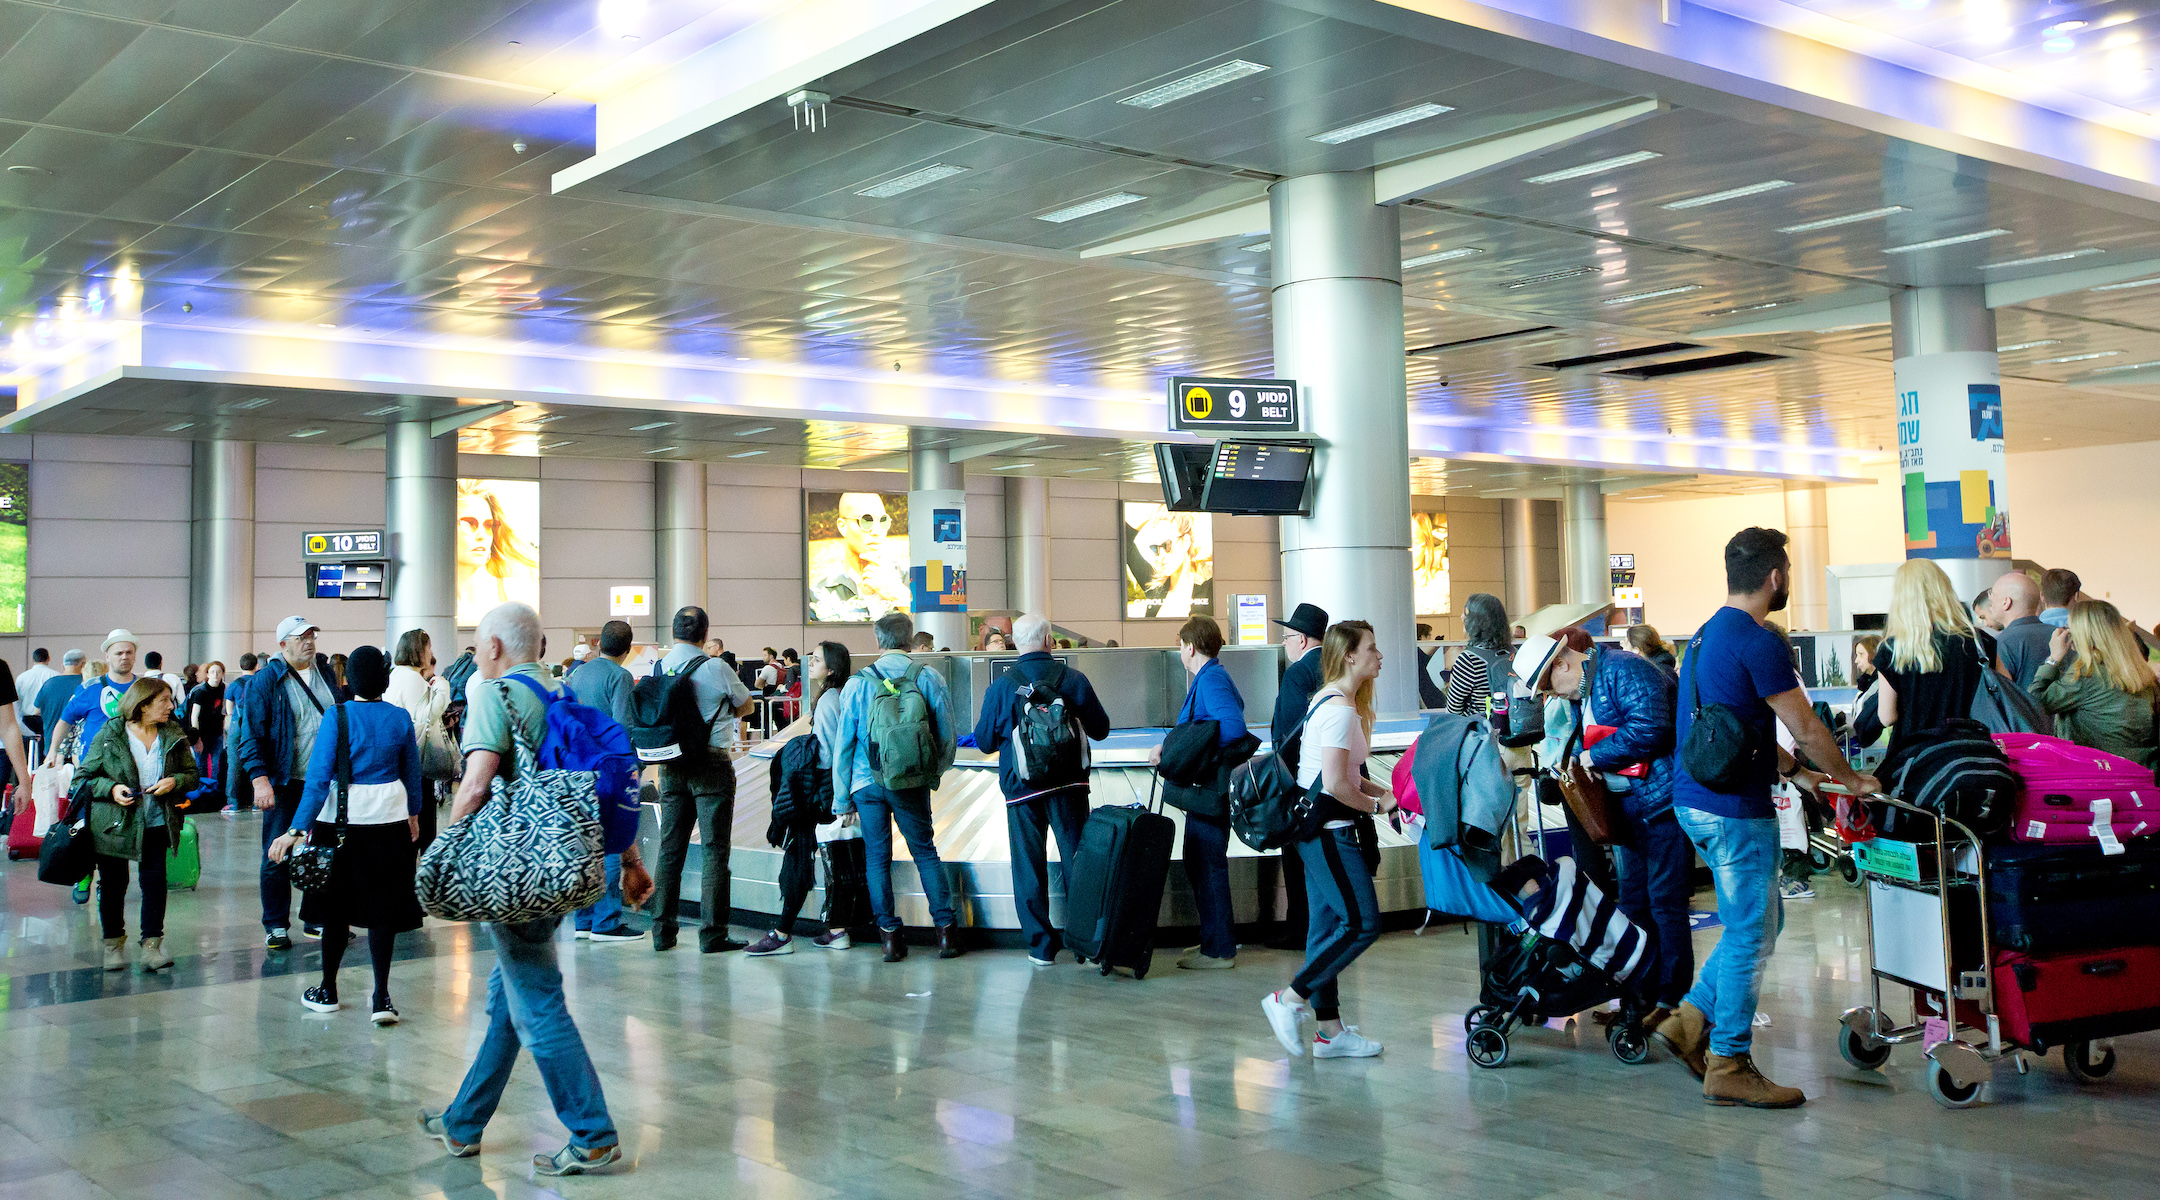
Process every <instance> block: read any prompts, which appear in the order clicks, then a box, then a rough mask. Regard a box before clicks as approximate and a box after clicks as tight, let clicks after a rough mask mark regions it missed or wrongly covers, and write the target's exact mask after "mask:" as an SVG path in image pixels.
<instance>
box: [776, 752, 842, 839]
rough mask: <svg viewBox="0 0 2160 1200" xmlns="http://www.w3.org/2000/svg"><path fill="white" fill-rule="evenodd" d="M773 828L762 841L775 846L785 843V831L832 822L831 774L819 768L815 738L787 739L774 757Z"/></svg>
mask: <svg viewBox="0 0 2160 1200" xmlns="http://www.w3.org/2000/svg"><path fill="white" fill-rule="evenodd" d="M768 779H769V782H770V783H771V785H772V798H773V804H772V824H771V826H770V827H769V828H768V829H767V830H766V833H765V838H766V840H767V841H769V842H771V843H772V844H773V845H775V846H779V845H782V844H784V843H785V842H786V841H787V831H788V830H789V829H791V828H795V827H798V826H803V825H823V824H825V823H827V822H829V821H831V820H832V819H833V811H832V808H833V785H832V772H831V771H829V770H827V769H826V768H824V767H822V766H820V765H818V740H817V735H816V734H810V733H805V734H798V735H797V736H795V737H792V738H789V739H788V740H787V742H786V743H785V744H783V745H782V746H781V747H780V753H778V754H775V755H773V760H772V768H771V774H770V776H769V777H768Z"/></svg>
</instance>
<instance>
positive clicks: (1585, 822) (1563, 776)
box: [1553, 738, 1620, 846]
mask: <svg viewBox="0 0 2160 1200" xmlns="http://www.w3.org/2000/svg"><path fill="white" fill-rule="evenodd" d="M1553 781H1554V782H1555V783H1558V784H1559V785H1560V801H1561V803H1563V804H1565V805H1567V809H1568V811H1569V812H1571V813H1573V814H1575V820H1576V821H1577V822H1579V823H1580V824H1581V825H1582V828H1583V835H1584V836H1585V837H1587V838H1589V839H1590V841H1591V843H1592V844H1593V845H1598V846H1610V845H1612V844H1613V843H1614V842H1615V841H1617V840H1618V838H1619V831H1620V823H1619V822H1618V821H1615V820H1614V819H1613V811H1612V807H1613V806H1612V793H1611V792H1610V791H1608V790H1607V789H1606V787H1605V777H1604V776H1602V775H1600V774H1598V773H1597V772H1596V771H1593V770H1591V769H1590V768H1589V767H1586V766H1584V765H1583V762H1582V759H1580V758H1578V757H1576V755H1575V739H1573V738H1570V739H1569V740H1568V750H1567V760H1566V761H1565V762H1564V763H1562V764H1561V765H1560V766H1558V767H1556V768H1554V769H1553Z"/></svg>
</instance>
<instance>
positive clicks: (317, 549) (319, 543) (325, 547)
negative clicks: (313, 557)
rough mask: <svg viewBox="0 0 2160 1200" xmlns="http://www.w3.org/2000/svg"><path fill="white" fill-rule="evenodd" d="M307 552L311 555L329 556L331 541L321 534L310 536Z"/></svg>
mask: <svg viewBox="0 0 2160 1200" xmlns="http://www.w3.org/2000/svg"><path fill="white" fill-rule="evenodd" d="M307 552H308V553H309V554H328V553H329V552H330V539H329V538H326V537H324V536H323V535H321V534H319V533H311V534H309V535H308V540H307Z"/></svg>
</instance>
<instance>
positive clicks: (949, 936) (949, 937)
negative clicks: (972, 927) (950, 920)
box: [937, 925, 967, 958]
mask: <svg viewBox="0 0 2160 1200" xmlns="http://www.w3.org/2000/svg"><path fill="white" fill-rule="evenodd" d="M966 953H967V951H966V950H964V949H962V948H961V946H960V930H959V927H958V926H954V925H940V926H938V927H937V956H938V957H939V958H958V957H960V956H961V955H963V954H966Z"/></svg>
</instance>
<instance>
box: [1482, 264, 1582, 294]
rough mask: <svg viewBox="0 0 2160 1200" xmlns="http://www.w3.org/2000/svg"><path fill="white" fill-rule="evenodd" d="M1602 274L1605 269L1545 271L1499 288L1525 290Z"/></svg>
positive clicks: (1578, 268)
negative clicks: (1534, 286)
mask: <svg viewBox="0 0 2160 1200" xmlns="http://www.w3.org/2000/svg"><path fill="white" fill-rule="evenodd" d="M1604 272H1605V268H1603V267H1577V268H1575V269H1574V270H1572V271H1547V272H1546V273H1545V274H1543V275H1532V276H1531V277H1529V278H1528V279H1517V280H1513V281H1511V282H1508V283H1503V284H1501V285H1500V286H1501V287H1503V288H1509V289H1513V288H1526V287H1531V286H1533V285H1536V284H1540V283H1557V282H1559V281H1560V280H1563V279H1579V278H1581V277H1582V276H1584V275H1602V274H1604Z"/></svg>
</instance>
